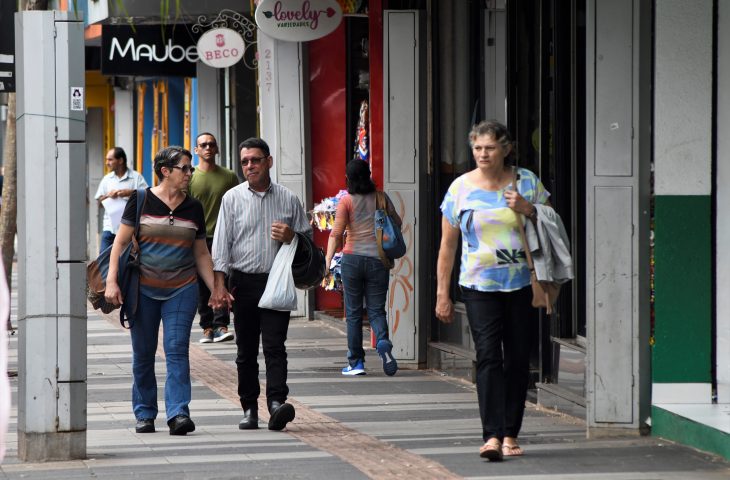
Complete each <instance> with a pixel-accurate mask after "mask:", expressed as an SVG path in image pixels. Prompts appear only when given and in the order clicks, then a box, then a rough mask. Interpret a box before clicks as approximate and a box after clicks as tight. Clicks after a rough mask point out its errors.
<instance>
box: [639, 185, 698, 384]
mask: <svg viewBox="0 0 730 480" xmlns="http://www.w3.org/2000/svg"><path fill="white" fill-rule="evenodd" d="M711 236H712V231H711V199H710V197H709V196H669V195H667V196H656V197H655V203H654V260H655V264H654V292H655V299H654V313H655V324H654V340H655V342H656V343H655V344H654V348H653V357H652V377H653V380H654V382H659V383H694V382H710V381H711V361H710V349H711V341H712V339H711V299H712V277H711V268H712V251H711V243H710V242H711Z"/></svg>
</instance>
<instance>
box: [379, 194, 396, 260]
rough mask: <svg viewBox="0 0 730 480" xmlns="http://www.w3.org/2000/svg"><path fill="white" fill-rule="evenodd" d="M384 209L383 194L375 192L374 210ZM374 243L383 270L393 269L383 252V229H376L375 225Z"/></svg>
mask: <svg viewBox="0 0 730 480" xmlns="http://www.w3.org/2000/svg"><path fill="white" fill-rule="evenodd" d="M385 207H386V203H385V193H383V192H375V209H376V210H384V211H385V210H386V209H385ZM375 243H377V244H378V255H379V256H380V261H381V262H382V263H383V265H384V266H385V268H393V262H392V261H391V260H390V259H389V258H388V256H387V255H386V254H385V250H383V229H382V228H378V226H377V225H375Z"/></svg>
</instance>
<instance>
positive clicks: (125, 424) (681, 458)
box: [0, 312, 730, 480]
mask: <svg viewBox="0 0 730 480" xmlns="http://www.w3.org/2000/svg"><path fill="white" fill-rule="evenodd" d="M88 327H89V332H88V431H87V443H88V447H87V452H88V459H87V460H79V461H69V462H54V463H45V464H23V463H20V462H19V461H18V460H17V458H16V454H17V453H16V448H17V445H16V443H14V441H15V440H14V439H15V433H14V430H15V428H16V424H15V413H16V412H15V411H13V415H14V417H13V419H12V420H11V422H12V423H11V425H10V428H11V433H10V442H11V443H10V445H9V451H8V455H7V457H6V460H5V464H4V465H3V466H2V467H1V468H0V478H25V479H41V478H54V479H67V478H69V479H71V478H109V479H129V478H155V479H158V478H165V477H167V478H171V479H173V478H174V479H178V478H186V479H187V478H189V479H219V478H224V479H233V478H287V479H288V478H313V479H314V478H316V479H323V478H327V479H330V478H331V479H356V478H393V477H395V478H414V479H415V478H460V477H464V478H501V479H516V478H520V479H563V478H569V479H583V478H591V479H593V478H596V479H606V480H608V479H610V480H627V479H680V478H682V479H690V478H691V479H704V478H707V479H714V478H718V479H719V478H729V477H730V465H728V464H727V463H726V462H724V461H722V460H721V459H719V458H718V457H715V456H712V455H707V454H704V453H701V452H698V451H695V450H692V449H690V448H686V447H682V446H678V445H674V444H671V443H669V442H664V441H662V440H660V439H657V438H652V437H627V438H617V439H610V440H586V439H585V426H584V425H583V423H582V422H581V421H580V420H576V419H573V418H570V417H563V416H559V415H554V414H550V413H547V412H542V411H540V410H538V409H536V408H534V407H529V408H528V410H527V412H526V418H525V424H524V428H523V435H522V437H521V440H522V443H523V445H524V446H525V449H526V452H527V453H526V455H525V456H524V457H522V458H511V459H508V460H506V461H505V462H502V463H489V462H485V461H484V460H482V459H480V458H479V456H478V454H477V451H478V448H479V446H480V444H481V438H480V430H481V429H480V425H479V414H478V408H477V403H476V394H475V391H474V388H473V386H472V385H470V384H467V383H464V382H461V381H459V380H456V379H453V378H450V377H446V376H442V375H440V374H439V373H437V372H431V371H407V370H402V371H400V372H399V373H398V375H397V376H395V377H392V378H391V377H386V376H385V375H384V374H383V373H382V372H381V371H380V362H379V361H378V359H377V356H376V354H375V352H374V351H373V350H372V349H368V350H367V355H368V357H367V360H368V363H367V364H366V367H367V368H368V375H367V376H363V377H343V376H341V375H340V373H339V371H340V368H341V367H342V365H343V364H344V361H345V354H346V345H345V344H346V341H345V335H344V331H343V325H341V324H338V323H336V322H329V321H323V320H315V321H307V320H304V319H293V320H292V323H291V326H290V330H289V341H288V342H287V347H288V352H289V366H290V369H289V372H290V374H289V386H290V390H291V393H290V394H291V402H292V403H294V404H295V406H296V408H297V418H296V419H295V420H294V422H293V423H292V424H290V426H289V428H288V429H287V430H285V431H284V432H270V431H269V430H267V429H266V425H265V423H263V421H264V420H265V419H266V417H264V411H263V410H264V409H263V408H261V409H260V413H261V417H262V427H263V428H262V429H260V430H257V431H240V430H238V428H237V424H238V421H239V420H240V418H241V415H242V413H241V409H240V406H239V405H238V400H237V394H236V375H235V364H234V362H233V360H234V358H235V344H234V343H233V342H225V343H218V344H207V345H200V344H198V343H197V340H198V336H199V331H198V328H197V326H194V327H193V335H192V339H191V367H192V373H193V379H194V382H193V402H192V403H191V405H190V407H191V413H192V417H193V419H194V421H195V422H196V426H197V429H196V431H195V432H194V433H192V434H190V435H188V436H187V437H172V436H170V435H168V432H167V428H166V426H165V424H164V421H163V419H162V418H160V419H159V420H158V422H157V428H158V431H157V432H156V433H154V434H136V433H134V417H133V415H132V413H131V406H130V396H131V347H130V344H129V338H128V333H127V332H126V331H124V330H121V329H120V328H119V327H118V323H117V322H116V321H115V320H113V319H109V318H105V317H102V316H99V315H98V314H96V312H89V324H88ZM365 338H367V335H365ZM10 351H11V358H10V364H11V365H10V368H11V369H13V368H17V367H16V361H17V357H16V356H15V355H16V353H17V339H15V338H14V337H11V342H10ZM260 364H261V366H262V368H263V357H260ZM157 375H158V382H159V385H160V386H161V385H162V383H163V381H164V375H165V367H164V359H162V357H161V356H160V358H159V360H158V363H157ZM261 378H262V380H263V378H264V377H263V375H262V377H261ZM11 384H12V385H13V387H14V389H17V379H11ZM14 395H15V391H14ZM159 398H160V399H163V395H162V391H160V395H159ZM262 402H263V399H262ZM163 408H164V407H163V405H162V403H161V405H160V410H161V411H162V410H163Z"/></svg>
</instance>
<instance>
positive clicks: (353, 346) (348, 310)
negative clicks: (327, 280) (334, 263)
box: [341, 254, 392, 366]
mask: <svg viewBox="0 0 730 480" xmlns="http://www.w3.org/2000/svg"><path fill="white" fill-rule="evenodd" d="M341 266H342V286H343V288H344V291H345V316H346V317H347V348H348V349H349V351H348V352H347V360H348V361H349V362H350V365H352V366H354V365H355V364H356V363H357V362H358V361H364V360H365V351H364V350H363V348H362V310H363V307H362V300H363V298H365V302H366V303H367V310H368V320H369V321H370V328H372V329H373V332H374V333H375V338H376V339H377V341H378V342H380V341H384V342H387V343H388V344H390V340H389V339H388V320H387V319H386V316H385V298H386V296H387V295H388V280H389V279H388V270H387V269H386V268H385V266H383V262H381V261H380V259H379V258H373V257H364V256H362V255H352V254H345V255H343V256H342V263H341ZM391 345H392V344H391Z"/></svg>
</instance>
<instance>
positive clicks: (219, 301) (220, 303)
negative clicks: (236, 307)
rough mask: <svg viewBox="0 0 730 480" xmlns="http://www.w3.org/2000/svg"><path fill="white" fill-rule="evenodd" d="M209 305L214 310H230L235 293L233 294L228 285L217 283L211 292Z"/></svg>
mask: <svg viewBox="0 0 730 480" xmlns="http://www.w3.org/2000/svg"><path fill="white" fill-rule="evenodd" d="M208 306H210V307H211V308H212V309H213V310H230V309H231V308H232V307H233V295H231V294H230V293H229V292H228V290H227V289H226V287H224V286H222V285H216V286H215V288H214V289H213V291H212V292H211V294H210V300H209V301H208Z"/></svg>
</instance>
